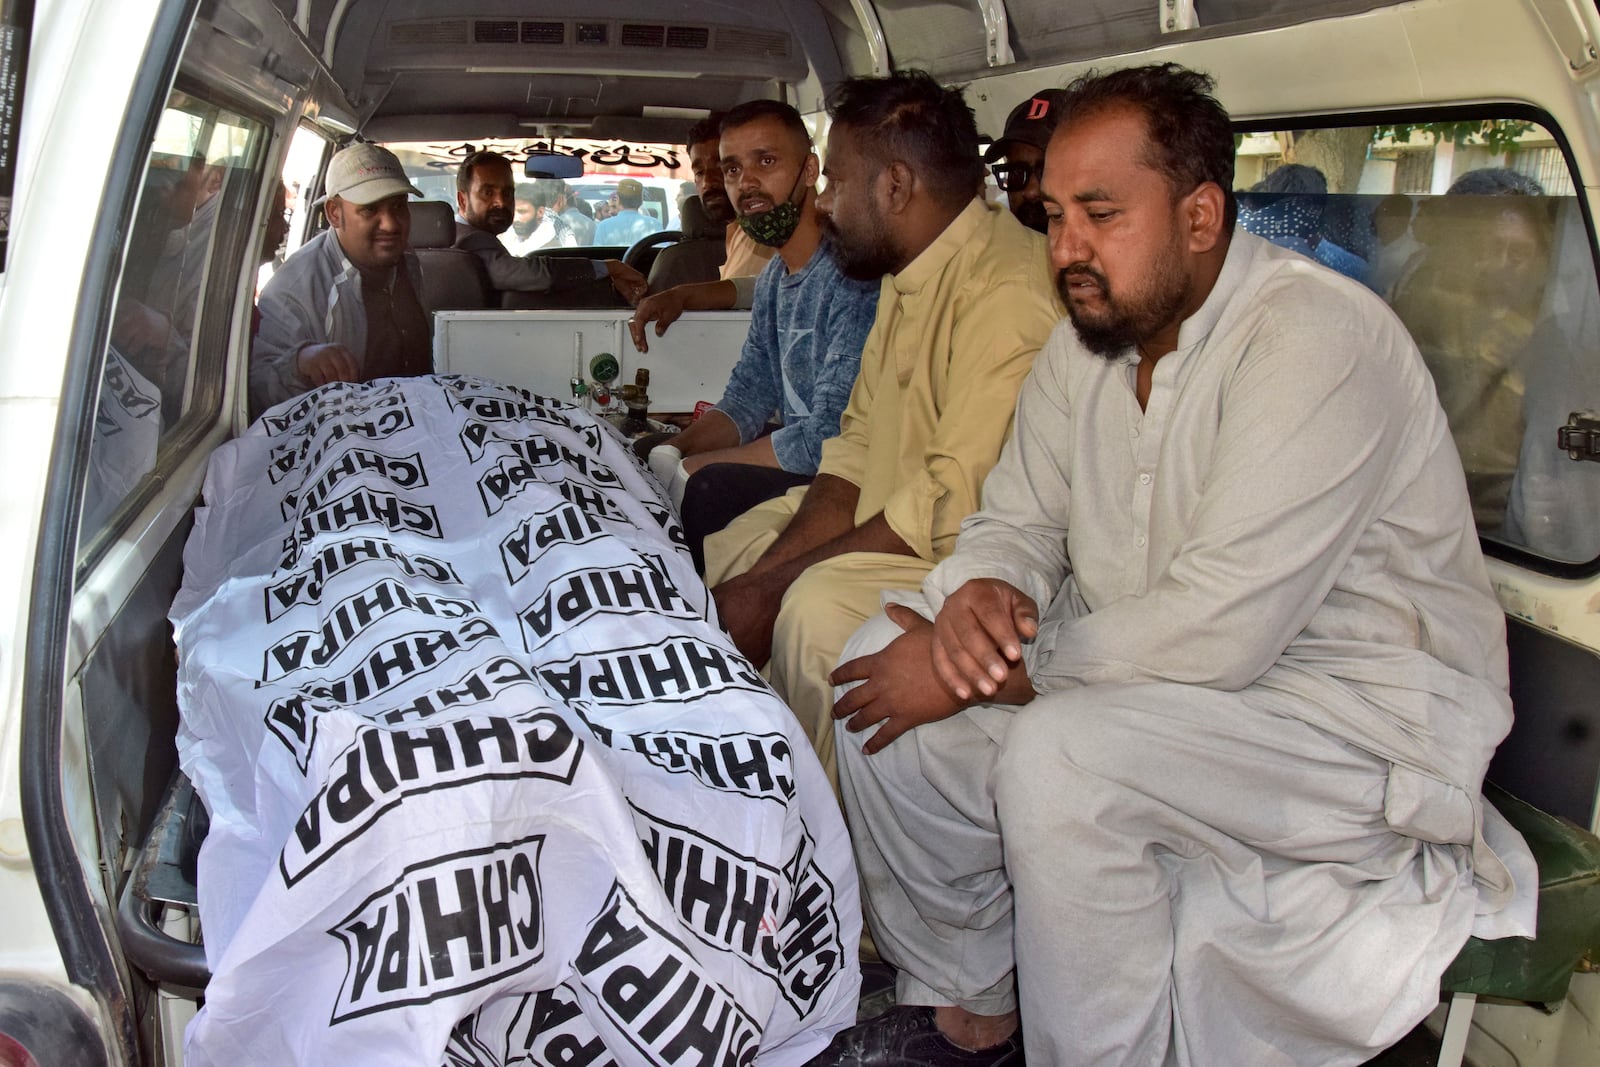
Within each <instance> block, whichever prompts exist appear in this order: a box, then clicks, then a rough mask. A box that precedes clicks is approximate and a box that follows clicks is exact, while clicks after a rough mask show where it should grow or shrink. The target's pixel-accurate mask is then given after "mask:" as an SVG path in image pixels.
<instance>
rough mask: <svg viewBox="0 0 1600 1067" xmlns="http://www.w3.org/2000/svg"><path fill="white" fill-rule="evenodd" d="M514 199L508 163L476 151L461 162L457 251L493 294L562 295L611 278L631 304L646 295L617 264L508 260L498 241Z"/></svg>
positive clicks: (557, 259) (636, 277)
mask: <svg viewBox="0 0 1600 1067" xmlns="http://www.w3.org/2000/svg"><path fill="white" fill-rule="evenodd" d="M635 184H637V183H635ZM515 198H516V186H515V185H514V183H513V182H512V175H511V161H510V160H508V159H506V157H505V156H502V155H501V154H500V153H498V152H489V151H478V152H474V153H472V154H471V155H469V156H468V157H467V158H466V159H464V160H462V161H461V168H460V169H459V170H458V171H457V172H456V240H455V247H457V248H463V249H466V250H467V251H468V252H472V253H474V254H475V255H477V257H478V258H479V259H480V260H482V261H483V265H484V267H485V269H486V270H487V271H488V273H489V283H490V284H491V285H493V286H494V288H496V289H498V290H500V291H502V292H504V291H512V292H531V293H560V292H566V291H568V290H572V289H576V288H578V287H580V286H582V285H585V284H586V283H588V282H591V281H594V280H595V279H596V278H610V280H611V283H612V285H613V287H614V288H616V290H617V291H618V292H619V293H621V294H622V296H623V297H624V298H625V299H627V301H628V302H629V303H633V302H635V301H637V300H638V299H639V297H641V296H643V295H644V288H643V281H642V279H640V278H639V274H638V272H637V271H634V270H631V269H629V268H628V267H625V266H624V265H623V264H622V263H621V261H619V260H615V259H608V260H605V261H600V260H592V259H571V258H562V257H557V256H536V255H527V256H514V255H512V254H511V253H510V252H509V251H507V250H506V246H505V245H503V244H501V243H500V240H499V237H500V234H502V233H504V232H505V231H506V230H508V229H510V228H511V222H512V218H513V215H512V211H513V202H514V200H515Z"/></svg>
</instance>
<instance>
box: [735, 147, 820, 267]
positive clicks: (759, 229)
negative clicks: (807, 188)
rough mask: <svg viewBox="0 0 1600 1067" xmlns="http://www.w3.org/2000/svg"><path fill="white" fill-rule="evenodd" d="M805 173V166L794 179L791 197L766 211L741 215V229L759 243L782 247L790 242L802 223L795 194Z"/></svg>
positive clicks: (790, 192)
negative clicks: (797, 227) (796, 228)
mask: <svg viewBox="0 0 1600 1067" xmlns="http://www.w3.org/2000/svg"><path fill="white" fill-rule="evenodd" d="M805 174H806V169H805V167H801V168H800V173H799V174H798V175H797V176H796V177H795V179H794V186H793V187H792V188H791V189H790V190H789V198H788V199H786V200H784V202H783V203H781V204H776V205H774V206H773V207H770V208H768V209H767V210H766V211H757V212H755V213H754V214H750V215H740V216H739V229H741V230H743V231H744V232H745V233H746V234H747V235H749V237H750V240H752V241H754V242H755V243H756V244H758V245H766V246H767V247H768V248H782V247H783V246H784V245H786V244H788V243H789V238H791V237H793V236H794V230H795V227H796V226H798V225H800V205H799V204H797V203H796V202H795V200H794V194H795V191H796V190H798V189H799V188H800V179H801V178H804V177H805Z"/></svg>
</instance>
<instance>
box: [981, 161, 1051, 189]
mask: <svg viewBox="0 0 1600 1067" xmlns="http://www.w3.org/2000/svg"><path fill="white" fill-rule="evenodd" d="M989 173H991V174H993V175H994V180H995V184H997V185H999V186H1000V191H1001V192H1005V193H1020V192H1022V190H1024V189H1026V188H1027V187H1028V182H1030V181H1032V180H1033V179H1034V178H1042V177H1043V176H1044V167H1043V166H1042V165H1040V164H1036V163H995V164H992V165H991V166H990V167H989Z"/></svg>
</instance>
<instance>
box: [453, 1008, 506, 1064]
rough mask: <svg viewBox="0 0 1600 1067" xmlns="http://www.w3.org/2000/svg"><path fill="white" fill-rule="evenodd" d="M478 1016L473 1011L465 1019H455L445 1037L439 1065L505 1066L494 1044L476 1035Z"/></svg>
mask: <svg viewBox="0 0 1600 1067" xmlns="http://www.w3.org/2000/svg"><path fill="white" fill-rule="evenodd" d="M478 1018H479V1013H478V1012H473V1013H472V1014H471V1015H468V1016H467V1017H466V1018H465V1019H457V1020H456V1024H455V1026H453V1027H451V1029H450V1035H449V1036H448V1037H447V1038H445V1042H444V1062H443V1064H442V1065H441V1067H506V1063H505V1060H503V1059H501V1058H500V1056H498V1055H497V1054H496V1053H495V1050H494V1046H493V1045H491V1044H490V1043H489V1042H487V1041H485V1040H483V1039H482V1038H480V1037H478Z"/></svg>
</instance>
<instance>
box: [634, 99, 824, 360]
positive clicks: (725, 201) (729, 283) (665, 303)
mask: <svg viewBox="0 0 1600 1067" xmlns="http://www.w3.org/2000/svg"><path fill="white" fill-rule="evenodd" d="M723 117H724V116H723V114H722V113H721V112H720V111H714V112H712V113H711V114H709V115H707V116H706V117H705V118H703V119H701V120H700V121H699V122H697V123H695V124H694V125H693V126H691V127H689V137H688V141H687V145H686V147H687V150H688V154H689V167H690V170H691V171H692V172H693V174H694V185H695V189H696V190H697V191H698V192H699V195H700V204H701V206H702V207H704V208H705V210H706V215H707V216H708V217H709V218H710V219H711V221H712V222H721V223H726V224H727V227H728V229H727V236H726V239H725V244H724V250H725V255H724V258H723V261H722V266H721V267H719V268H718V269H717V275H718V280H717V281H714V282H691V283H689V284H686V285H674V286H672V287H671V288H670V289H663V290H662V291H660V292H658V293H652V294H650V295H649V296H647V297H645V298H644V299H643V300H641V301H639V307H638V310H637V311H635V312H634V313H633V320H632V321H631V322H629V323H628V329H629V330H630V331H631V332H632V333H633V346H634V347H635V348H637V349H638V350H639V351H640V352H648V351H650V340H649V337H648V336H647V335H646V333H645V327H646V326H648V325H649V324H650V323H652V322H653V323H655V324H656V328H655V334H656V336H657V337H660V336H661V335H662V334H664V333H666V332H667V327H668V326H671V325H672V324H673V323H674V322H677V321H678V317H679V316H680V315H682V314H683V313H684V312H685V311H722V310H727V309H729V308H742V309H749V307H750V306H751V304H752V303H753V302H754V300H755V280H756V276H757V275H759V274H760V273H761V271H762V269H763V268H764V267H766V265H767V261H768V260H770V259H771V258H772V253H773V248H772V246H770V245H763V244H759V243H757V242H756V241H755V240H754V239H752V238H751V237H750V235H749V234H747V233H745V231H744V227H743V226H741V225H740V224H739V222H738V212H737V211H736V210H735V208H734V206H733V201H732V200H731V199H729V197H728V191H727V190H726V189H725V188H724V187H723V182H722V161H721V159H720V157H719V156H718V154H717V150H718V147H719V146H720V144H721V142H722V120H723ZM807 143H808V146H809V138H808V139H807ZM807 150H808V151H809V150H810V149H809V147H808V148H807Z"/></svg>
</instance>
